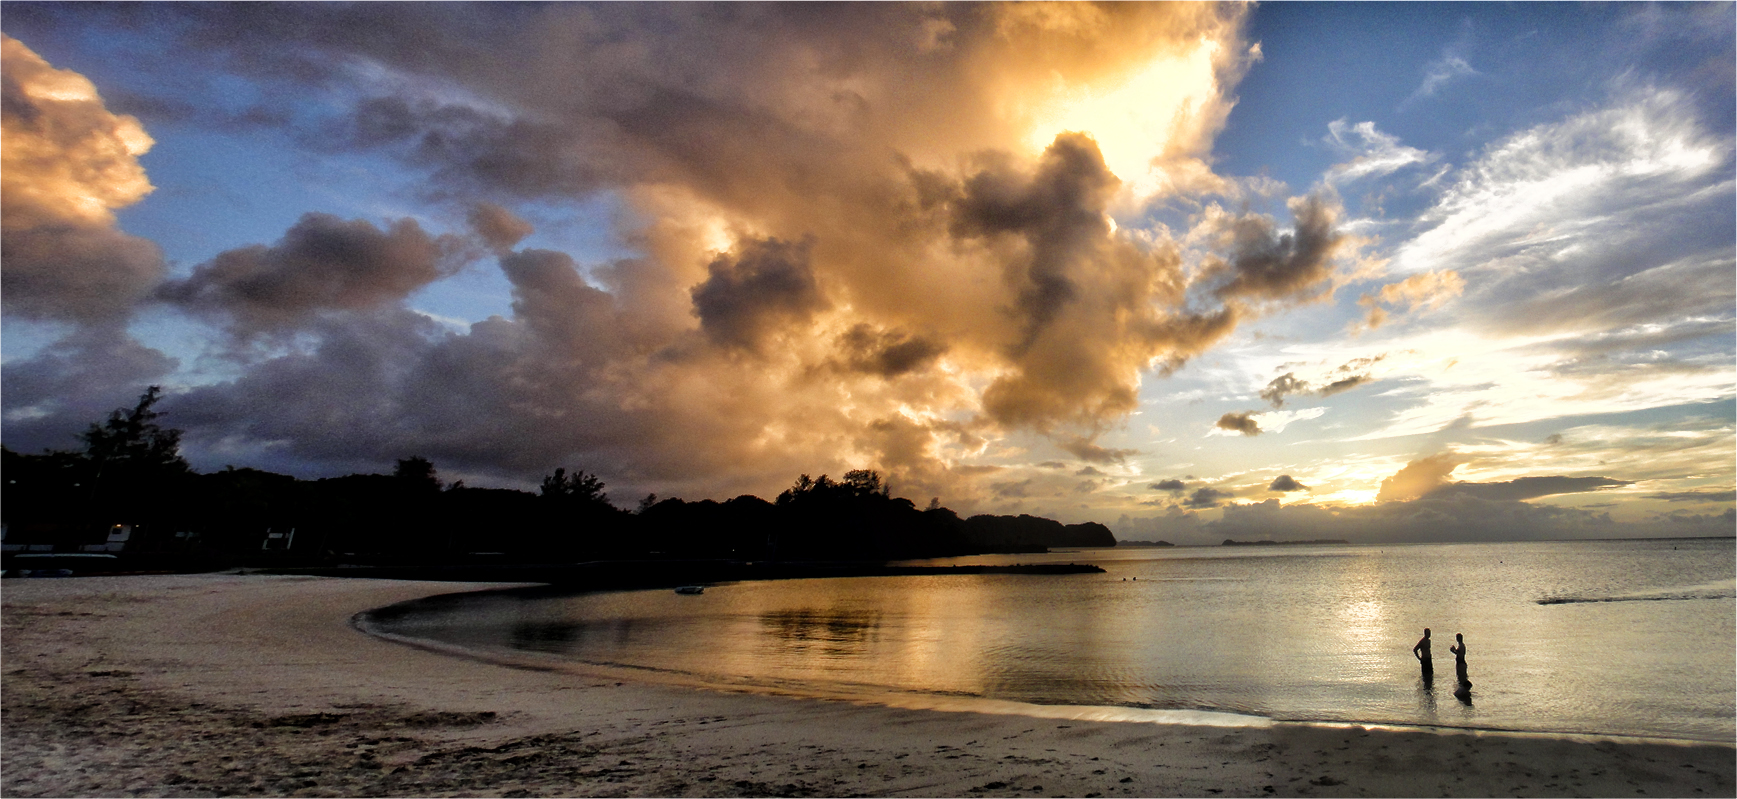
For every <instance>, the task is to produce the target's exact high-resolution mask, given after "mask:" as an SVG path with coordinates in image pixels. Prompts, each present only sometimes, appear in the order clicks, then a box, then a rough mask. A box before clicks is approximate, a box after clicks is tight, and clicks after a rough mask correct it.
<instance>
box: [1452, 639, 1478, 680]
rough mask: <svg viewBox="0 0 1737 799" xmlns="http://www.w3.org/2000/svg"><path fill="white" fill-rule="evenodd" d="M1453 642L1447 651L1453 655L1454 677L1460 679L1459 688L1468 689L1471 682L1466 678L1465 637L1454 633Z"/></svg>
mask: <svg viewBox="0 0 1737 799" xmlns="http://www.w3.org/2000/svg"><path fill="white" fill-rule="evenodd" d="M1454 641H1455V645H1454V646H1450V647H1448V651H1449V652H1452V653H1454V676H1456V677H1458V678H1460V685H1461V686H1463V687H1466V688H1470V687H1472V681H1471V680H1469V679H1467V678H1466V637H1465V636H1464V635H1462V634H1460V633H1454Z"/></svg>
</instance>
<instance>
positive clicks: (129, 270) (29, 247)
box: [0, 197, 166, 323]
mask: <svg viewBox="0 0 1737 799" xmlns="http://www.w3.org/2000/svg"><path fill="white" fill-rule="evenodd" d="M6 201H7V203H11V202H12V200H11V198H10V197H8V198H7V200H6ZM9 207H10V206H9ZM0 262H3V263H4V267H3V268H0V279H3V280H4V282H3V283H0V298H3V299H4V301H5V308H6V311H7V312H8V313H14V314H18V315H19V316H21V317H24V318H27V319H64V320H71V321H79V322H91V323H101V322H104V321H107V320H115V319H121V318H124V317H126V316H128V315H129V314H131V313H132V310H133V306H134V305H135V304H136V303H137V302H138V301H139V300H140V299H142V298H143V297H145V296H147V295H148V294H149V293H150V290H151V288H152V287H153V286H155V285H156V283H157V281H158V280H160V279H161V278H162V277H163V275H164V274H165V273H166V270H165V269H164V266H163V257H162V253H161V252H160V251H159V250H158V249H157V245H155V244H152V243H151V242H150V241H147V240H145V239H141V238H139V237H137V236H130V235H127V234H126V233H122V232H121V231H119V230H114V229H112V228H104V227H93V226H82V225H40V226H34V227H30V228H26V229H16V228H13V227H7V228H5V229H4V232H3V233H0Z"/></svg>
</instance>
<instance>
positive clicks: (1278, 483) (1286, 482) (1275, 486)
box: [1267, 474, 1309, 492]
mask: <svg viewBox="0 0 1737 799" xmlns="http://www.w3.org/2000/svg"><path fill="white" fill-rule="evenodd" d="M1267 490H1268V491H1285V492H1289V491H1307V490H1309V487H1308V486H1306V485H1303V484H1302V483H1299V482H1297V481H1296V480H1294V479H1292V478H1291V476H1290V475H1288V474H1281V475H1279V476H1278V477H1276V478H1273V482H1272V485H1269V486H1267Z"/></svg>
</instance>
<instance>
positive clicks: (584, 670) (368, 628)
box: [350, 588, 1737, 752]
mask: <svg viewBox="0 0 1737 799" xmlns="http://www.w3.org/2000/svg"><path fill="white" fill-rule="evenodd" d="M487 590H509V591H510V590H514V589H512V588H503V589H487ZM463 593H471V592H465V591H461V592H457V593H455V594H447V595H441V594H436V595H431V596H430V597H429V599H438V598H440V597H442V596H457V595H460V594H463ZM423 601H426V600H424V599H413V600H410V601H408V602H405V603H399V604H404V605H413V604H416V603H419V602H423ZM390 608H391V606H388V607H383V608H371V609H368V610H365V611H362V612H360V613H357V614H356V615H355V616H353V617H351V619H350V626H351V627H353V628H354V629H356V630H357V631H358V632H360V633H362V634H363V635H367V636H370V637H372V638H376V639H378V640H382V641H387V642H390V643H394V644H398V645H400V646H405V647H409V648H412V649H419V650H423V651H427V652H432V653H436V654H440V655H443V656H446V657H453V658H461V659H466V660H473V661H476V662H479V663H488V664H492V665H496V666H500V667H502V668H516V669H531V670H538V671H550V672H568V673H572V674H575V675H580V676H583V675H588V674H589V675H597V674H605V673H606V674H609V675H612V676H620V677H624V678H626V679H634V680H638V681H641V682H647V683H654V684H658V685H665V686H679V687H684V688H692V689H696V690H707V691H726V692H740V693H749V694H759V695H765V696H785V697H791V698H798V699H810V700H814V701H842V702H854V703H857V704H863V705H870V706H875V705H878V706H884V707H896V708H900V709H905V710H921V711H932V712H937V713H960V712H963V713H985V714H990V715H1012V716H1025V717H1028V718H1036V719H1061V720H1091V721H1105V722H1116V723H1127V724H1170V725H1193V726H1204V727H1233V728H1234V727H1249V728H1261V727H1273V726H1297V727H1318V728H1323V729H1358V730H1381V731H1385V732H1418V733H1433V734H1440V735H1490V736H1504V737H1515V738H1535V739H1541V740H1562V741H1572V742H1580V743H1615V744H1660V745H1678V746H1693V745H1731V746H1733V751H1734V752H1737V741H1729V742H1728V741H1724V740H1719V739H1712V738H1694V737H1689V736H1660V735H1630V734H1622V733H1606V732H1576V731H1549V730H1526V729H1517V728H1504V727H1473V726H1466V725H1455V724H1418V723H1407V722H1400V721H1383V720H1344V719H1296V718H1277V717H1273V716H1265V715H1260V714H1258V713H1251V712H1238V711H1230V710H1218V709H1209V708H1193V709H1181V708H1152V707H1141V706H1138V705H1077V704H1044V703H1035V702H1020V701H1016V700H1007V699H995V698H991V697H984V696H957V695H950V694H943V693H933V692H926V691H920V690H909V689H893V688H888V687H886V686H865V687H864V689H863V690H860V691H858V690H851V686H837V685H830V686H820V685H813V684H802V685H800V686H798V687H792V688H781V687H778V686H777V685H774V684H768V683H764V682H756V681H751V680H745V679H740V678H731V677H726V676H720V675H708V674H702V673H696V672H690V671H683V670H679V669H669V668H660V667H651V666H639V665H633V664H626V663H609V662H600V661H589V660H576V659H572V658H566V657H559V656H541V655H539V654H538V653H534V652H527V651H523V650H513V651H510V652H503V651H492V650H481V649H470V648H466V647H463V646H459V645H457V644H448V643H444V642H441V641H436V640H433V639H426V638H416V637H414V636H407V635H400V634H397V633H391V632H386V631H385V630H382V629H378V628H377V627H376V624H377V622H376V621H375V620H374V619H373V618H371V617H372V616H373V615H374V614H375V613H376V612H378V611H386V610H390ZM1191 719H1192V720H1191Z"/></svg>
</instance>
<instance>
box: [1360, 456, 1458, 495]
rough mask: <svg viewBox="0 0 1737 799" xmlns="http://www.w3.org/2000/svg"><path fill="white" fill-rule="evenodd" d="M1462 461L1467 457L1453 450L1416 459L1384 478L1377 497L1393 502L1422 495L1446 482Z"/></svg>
mask: <svg viewBox="0 0 1737 799" xmlns="http://www.w3.org/2000/svg"><path fill="white" fill-rule="evenodd" d="M1462 463H1465V459H1464V458H1461V457H1460V456H1458V455H1455V454H1453V453H1451V452H1442V453H1438V454H1435V455H1430V456H1428V457H1424V458H1419V459H1417V460H1414V461H1412V462H1410V463H1407V464H1406V465H1405V467H1404V468H1402V469H1400V470H1399V471H1398V472H1396V473H1394V475H1393V476H1392V477H1389V478H1387V479H1386V480H1382V481H1381V490H1380V491H1379V492H1377V493H1376V495H1375V499H1376V500H1377V501H1381V502H1392V501H1404V500H1409V499H1416V498H1417V497H1421V496H1423V495H1425V494H1428V493H1430V492H1431V491H1434V490H1435V489H1436V488H1438V487H1440V486H1442V485H1443V484H1445V483H1446V482H1447V478H1448V475H1450V474H1453V471H1454V469H1457V468H1459V465H1460V464H1462Z"/></svg>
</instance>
